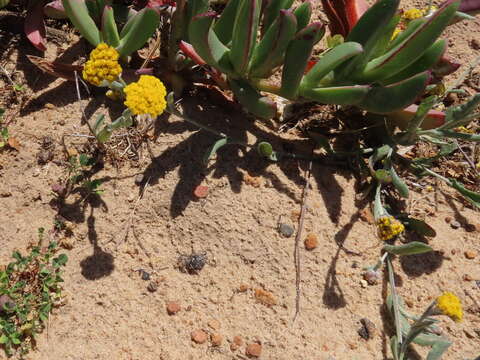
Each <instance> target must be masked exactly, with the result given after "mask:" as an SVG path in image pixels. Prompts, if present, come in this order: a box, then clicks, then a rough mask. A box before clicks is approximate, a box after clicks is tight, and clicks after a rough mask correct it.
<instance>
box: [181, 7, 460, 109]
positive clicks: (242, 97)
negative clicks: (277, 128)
mask: <svg viewBox="0 0 480 360" xmlns="http://www.w3.org/2000/svg"><path fill="white" fill-rule="evenodd" d="M291 4H292V1H286V0H271V1H269V2H267V5H266V6H265V7H264V8H263V9H262V7H261V1H260V0H232V1H230V2H229V3H228V4H227V6H226V8H225V10H224V11H223V13H222V14H221V16H220V17H218V18H217V14H216V13H215V12H212V11H208V2H207V1H205V0H193V1H190V2H188V4H187V6H188V8H189V11H188V13H189V16H190V18H191V22H190V23H189V27H188V40H189V41H190V43H191V46H190V44H188V43H185V42H183V43H182V44H181V46H180V47H181V48H182V50H184V52H185V53H186V54H187V55H188V56H189V57H191V58H192V59H193V60H194V61H197V62H199V63H201V64H202V65H203V64H207V65H208V66H210V67H211V68H212V69H213V70H214V71H215V72H216V73H217V74H221V75H222V76H223V77H224V78H225V79H226V83H228V86H229V87H230V88H231V90H232V91H233V92H234V94H235V96H236V97H237V99H238V100H239V101H240V103H242V105H244V106H245V107H246V108H247V109H248V110H249V111H250V112H252V113H253V114H255V115H257V116H259V117H263V118H270V117H272V116H274V114H275V113H276V106H275V103H274V102H273V101H272V100H271V99H270V98H269V97H267V96H264V95H263V94H262V91H265V92H270V93H274V94H277V95H280V96H282V97H284V98H287V99H290V100H302V99H305V100H309V101H312V100H313V101H317V102H320V103H324V104H338V105H355V106H358V107H360V108H362V109H365V110H368V111H370V112H373V113H382V114H385V113H390V112H392V111H398V110H401V109H403V108H405V107H407V106H409V105H411V104H412V103H414V101H415V100H416V99H418V98H419V97H420V96H421V95H422V94H423V92H424V90H425V88H426V86H427V84H428V83H429V81H430V79H431V69H432V67H433V66H434V65H435V64H436V63H437V62H438V61H439V59H440V58H441V57H442V55H443V53H444V51H445V48H446V42H445V41H444V40H437V38H438V37H439V36H440V34H441V33H442V31H443V30H444V29H445V27H446V26H447V25H448V24H449V23H450V22H451V20H452V19H453V17H454V16H455V13H456V10H457V8H458V6H459V3H458V1H457V2H455V1H453V0H449V1H447V2H446V3H445V4H444V5H443V6H441V7H440V8H439V9H438V11H436V12H435V13H434V14H433V15H432V16H430V17H428V18H421V19H417V21H414V22H412V23H411V26H409V27H408V28H407V29H406V30H405V31H403V32H402V33H401V34H400V35H398V36H397V37H396V38H395V39H394V40H392V34H393V32H394V30H395V27H396V24H397V23H398V21H399V16H398V15H397V10H398V6H399V0H380V1H378V2H377V3H375V4H374V5H373V6H372V7H370V8H369V9H368V10H366V11H365V12H364V13H363V11H364V10H365V9H366V6H364V5H361V4H360V5H358V6H354V7H351V8H348V9H350V10H351V9H353V10H351V11H350V12H349V13H348V14H346V15H345V16H344V17H343V18H342V17H338V19H337V25H338V26H340V25H342V24H347V25H345V26H343V25H342V26H343V28H342V29H343V30H342V31H343V33H345V34H346V37H345V42H344V43H342V44H340V45H338V46H335V47H333V48H331V49H329V50H327V51H325V52H324V53H323V54H322V55H321V56H320V58H319V59H318V61H317V62H316V63H315V65H314V66H313V67H312V68H311V69H310V70H309V71H307V69H308V64H309V61H310V59H311V55H312V51H313V48H314V46H315V44H316V43H317V42H318V41H319V40H320V39H321V38H322V37H323V35H324V33H325V26H324V25H323V24H322V23H320V22H313V23H310V24H309V21H310V17H311V12H312V6H311V2H310V1H305V2H304V3H303V4H301V5H300V6H299V7H298V8H297V9H295V10H292V9H290V6H291ZM355 4H356V3H355ZM330 8H331V9H332V7H330ZM327 14H328V11H327ZM336 14H337V15H338V13H336ZM352 14H353V15H352ZM330 16H332V15H331V14H330ZM345 21H346V22H347V23H345ZM331 23H332V25H331V28H332V26H333V22H331ZM280 68H281V69H282V74H281V83H280V84H274V83H272V82H270V81H269V80H268V79H269V77H270V76H271V75H272V74H273V73H274V72H275V71H278V70H279V69H280ZM217 77H218V76H217Z"/></svg>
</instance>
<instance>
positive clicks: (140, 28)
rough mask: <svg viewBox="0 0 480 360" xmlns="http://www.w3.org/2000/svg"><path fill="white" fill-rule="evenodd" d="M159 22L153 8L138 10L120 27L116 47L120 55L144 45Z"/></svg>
mask: <svg viewBox="0 0 480 360" xmlns="http://www.w3.org/2000/svg"><path fill="white" fill-rule="evenodd" d="M159 23H160V16H159V15H158V13H157V12H156V11H155V10H153V9H148V8H143V9H142V10H140V11H139V12H138V13H137V14H136V15H135V16H133V17H132V18H131V19H130V20H129V21H128V23H127V24H126V25H125V26H124V28H123V29H122V33H121V36H120V37H121V39H120V44H119V46H118V47H117V51H118V53H119V54H120V56H121V57H125V56H128V55H130V54H131V53H133V52H134V51H136V50H138V49H140V48H141V47H142V46H143V45H145V43H146V42H147V41H148V39H150V37H151V36H152V35H153V33H154V32H155V30H156V29H157V28H158V25H159ZM127 27H128V28H127ZM125 28H127V30H125Z"/></svg>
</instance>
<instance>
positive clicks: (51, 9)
mask: <svg viewBox="0 0 480 360" xmlns="http://www.w3.org/2000/svg"><path fill="white" fill-rule="evenodd" d="M43 13H44V14H45V15H46V16H47V17H49V18H53V19H66V18H68V16H67V13H66V12H65V8H64V7H63V3H62V2H61V1H60V0H54V1H51V2H49V3H48V4H47V5H45V6H44V7H43Z"/></svg>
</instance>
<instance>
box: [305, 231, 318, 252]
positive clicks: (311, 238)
mask: <svg viewBox="0 0 480 360" xmlns="http://www.w3.org/2000/svg"><path fill="white" fill-rule="evenodd" d="M317 246H318V239H317V235H315V234H314V233H310V234H308V235H307V237H306V238H305V249H307V250H308V251H312V250H313V249H315V248H316V247H317Z"/></svg>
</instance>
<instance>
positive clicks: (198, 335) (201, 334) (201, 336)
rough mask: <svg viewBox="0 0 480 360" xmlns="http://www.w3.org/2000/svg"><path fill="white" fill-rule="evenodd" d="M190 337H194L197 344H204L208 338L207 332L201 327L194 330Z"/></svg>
mask: <svg viewBox="0 0 480 360" xmlns="http://www.w3.org/2000/svg"><path fill="white" fill-rule="evenodd" d="M190 337H191V338H192V341H193V342H195V343H197V344H203V343H205V341H207V339H208V335H207V333H206V332H205V331H203V330H200V329H199V330H194V331H192V332H191V334H190Z"/></svg>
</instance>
